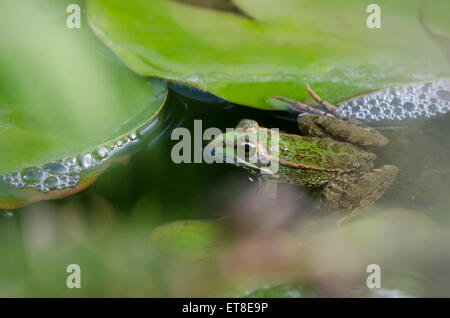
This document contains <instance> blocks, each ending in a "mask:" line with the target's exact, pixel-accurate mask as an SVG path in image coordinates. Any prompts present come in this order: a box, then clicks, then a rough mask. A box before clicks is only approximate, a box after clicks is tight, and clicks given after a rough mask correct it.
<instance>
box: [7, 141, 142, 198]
mask: <svg viewBox="0 0 450 318" xmlns="http://www.w3.org/2000/svg"><path fill="white" fill-rule="evenodd" d="M138 140H139V138H138V135H137V134H136V133H131V134H130V135H129V136H127V137H124V138H121V139H118V140H115V141H114V142H111V143H109V144H106V145H104V146H103V147H101V148H98V149H96V150H94V151H92V152H85V153H81V154H79V155H77V156H72V157H67V158H63V159H60V160H56V161H52V162H49V163H45V164H42V165H37V166H34V167H28V168H25V169H23V170H22V171H20V172H18V171H16V172H12V173H6V174H4V175H2V176H0V178H1V179H3V182H4V183H5V184H7V185H10V186H13V187H17V188H21V189H22V188H33V189H36V190H39V191H42V192H49V191H53V190H64V189H67V188H75V187H76V186H77V185H78V183H79V182H80V179H81V173H82V172H83V171H85V170H89V169H91V168H93V167H95V166H99V165H102V164H104V163H105V162H107V161H108V160H110V159H111V158H112V157H113V156H114V155H116V154H117V153H118V152H119V151H120V152H121V151H123V150H124V149H126V148H127V147H128V146H130V145H131V144H134V143H136V142H138Z"/></svg>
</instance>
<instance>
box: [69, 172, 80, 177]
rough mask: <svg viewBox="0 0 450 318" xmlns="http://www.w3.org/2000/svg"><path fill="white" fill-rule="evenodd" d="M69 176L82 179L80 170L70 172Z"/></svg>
mask: <svg viewBox="0 0 450 318" xmlns="http://www.w3.org/2000/svg"><path fill="white" fill-rule="evenodd" d="M69 177H70V178H72V179H80V178H81V175H80V174H79V173H78V172H71V173H70V174H69Z"/></svg>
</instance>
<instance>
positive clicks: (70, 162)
mask: <svg viewBox="0 0 450 318" xmlns="http://www.w3.org/2000/svg"><path fill="white" fill-rule="evenodd" d="M64 163H65V164H66V165H68V166H74V165H76V164H77V159H76V158H75V157H69V158H66V159H65V160H64Z"/></svg>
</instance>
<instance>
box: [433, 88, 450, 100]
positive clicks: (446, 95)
mask: <svg viewBox="0 0 450 318" xmlns="http://www.w3.org/2000/svg"><path fill="white" fill-rule="evenodd" d="M436 94H437V96H438V97H439V98H441V99H445V100H448V101H450V91H444V90H438V91H437V92H436Z"/></svg>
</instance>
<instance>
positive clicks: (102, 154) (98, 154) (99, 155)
mask: <svg viewBox="0 0 450 318" xmlns="http://www.w3.org/2000/svg"><path fill="white" fill-rule="evenodd" d="M94 156H95V159H97V160H101V159H105V158H106V157H107V156H108V150H106V148H104V147H102V148H100V149H97V151H95V154H94Z"/></svg>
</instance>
